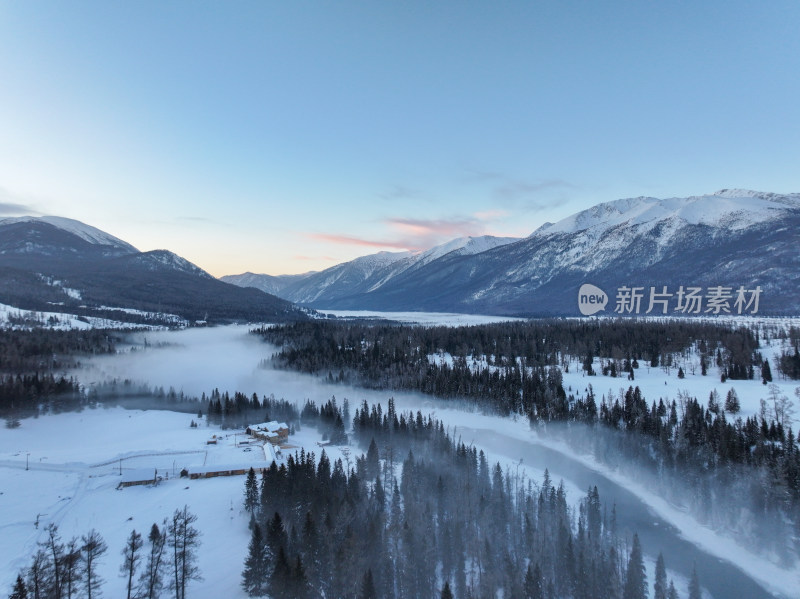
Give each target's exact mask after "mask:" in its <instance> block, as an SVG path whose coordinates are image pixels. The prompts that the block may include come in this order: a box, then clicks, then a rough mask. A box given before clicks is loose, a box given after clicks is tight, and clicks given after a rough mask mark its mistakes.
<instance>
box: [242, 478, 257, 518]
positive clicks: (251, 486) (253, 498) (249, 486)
mask: <svg viewBox="0 0 800 599" xmlns="http://www.w3.org/2000/svg"><path fill="white" fill-rule="evenodd" d="M256 507H258V481H257V480H256V471H255V470H253V468H252V467H251V468H250V470H248V471H247V479H246V480H245V481H244V509H246V510H247V511H248V512H250V513H251V514H252V513H253V512H255V509H256Z"/></svg>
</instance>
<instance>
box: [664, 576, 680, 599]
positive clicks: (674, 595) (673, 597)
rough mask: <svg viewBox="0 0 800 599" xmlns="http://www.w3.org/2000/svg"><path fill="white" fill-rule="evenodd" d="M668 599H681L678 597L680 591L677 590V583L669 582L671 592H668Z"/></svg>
mask: <svg viewBox="0 0 800 599" xmlns="http://www.w3.org/2000/svg"><path fill="white" fill-rule="evenodd" d="M667 599H680V598H679V597H678V589H676V588H675V583H674V582H672V581H671V580H670V581H669V590H668V591H667Z"/></svg>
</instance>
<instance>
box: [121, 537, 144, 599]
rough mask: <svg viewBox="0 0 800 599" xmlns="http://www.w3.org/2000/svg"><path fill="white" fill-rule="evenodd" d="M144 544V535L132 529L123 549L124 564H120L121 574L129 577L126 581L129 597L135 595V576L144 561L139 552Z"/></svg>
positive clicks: (128, 598)
mask: <svg viewBox="0 0 800 599" xmlns="http://www.w3.org/2000/svg"><path fill="white" fill-rule="evenodd" d="M142 544H143V543H142V535H140V534H139V533H138V532H136V530H132V531H131V534H130V536H129V537H128V540H127V542H126V543H125V548H124V549H123V550H122V557H123V562H122V566H120V574H121V575H122V576H125V577H126V578H127V579H128V581H127V583H126V589H127V599H131V598H132V597H133V577H134V576H136V570H137V569H138V568H139V563H140V562H141V561H142V556H141V554H140V553H139V550H140V549H141V548H142Z"/></svg>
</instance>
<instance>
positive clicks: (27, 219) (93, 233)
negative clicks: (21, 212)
mask: <svg viewBox="0 0 800 599" xmlns="http://www.w3.org/2000/svg"><path fill="white" fill-rule="evenodd" d="M15 223H46V224H48V225H51V226H53V227H56V228H57V229H61V230H62V231H65V232H67V233H71V234H72V235H75V236H76V237H79V238H81V239H83V240H84V241H87V242H89V243H91V244H93V245H108V246H112V247H114V248H117V249H120V250H123V251H125V252H128V253H135V252H138V251H139V250H137V249H136V248H135V247H133V246H132V245H131V244H129V243H127V242H125V241H122V240H121V239H119V238H118V237H114V236H113V235H111V234H109V233H106V232H105V231H101V230H100V229H98V228H96V227H92V226H91V225H87V224H86V223H82V222H81V221H79V220H75V219H72V218H65V217H63V216H15V217H7V218H0V226H2V225H13V224H15Z"/></svg>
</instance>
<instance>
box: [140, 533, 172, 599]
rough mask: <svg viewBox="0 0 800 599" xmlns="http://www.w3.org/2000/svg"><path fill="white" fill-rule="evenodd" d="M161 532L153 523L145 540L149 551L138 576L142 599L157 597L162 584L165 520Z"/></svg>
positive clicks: (165, 537) (165, 538) (155, 598)
mask: <svg viewBox="0 0 800 599" xmlns="http://www.w3.org/2000/svg"><path fill="white" fill-rule="evenodd" d="M163 528H164V530H163V532H162V531H161V530H159V528H158V525H157V524H155V523H153V526H151V527H150V534H149V535H147V540H148V541H149V542H150V551H149V553H148V555H147V562H146V563H145V567H144V571H143V572H142V575H141V577H140V578H139V597H141V598H142V599H157V597H158V595H159V592H160V591H161V588H162V587H163V586H164V574H163V571H164V546H165V545H166V542H167V536H166V528H167V527H166V521H165V522H164V524H163Z"/></svg>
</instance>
